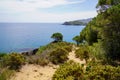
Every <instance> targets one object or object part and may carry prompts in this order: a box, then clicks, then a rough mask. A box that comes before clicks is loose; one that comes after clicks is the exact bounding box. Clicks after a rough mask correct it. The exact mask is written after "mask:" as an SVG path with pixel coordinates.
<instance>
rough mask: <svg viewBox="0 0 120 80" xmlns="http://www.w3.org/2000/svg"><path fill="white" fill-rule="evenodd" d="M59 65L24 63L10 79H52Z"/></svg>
mask: <svg viewBox="0 0 120 80" xmlns="http://www.w3.org/2000/svg"><path fill="white" fill-rule="evenodd" d="M57 67H58V66H55V65H48V66H45V67H42V66H39V65H33V64H26V65H24V66H23V67H22V68H21V70H20V72H17V73H16V74H15V76H14V77H12V78H11V79H10V80H51V78H52V76H53V74H54V72H55V71H56V68H57Z"/></svg>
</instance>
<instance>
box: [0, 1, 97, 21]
mask: <svg viewBox="0 0 120 80" xmlns="http://www.w3.org/2000/svg"><path fill="white" fill-rule="evenodd" d="M97 1H98V0H0V22H64V21H70V20H77V19H85V18H90V17H94V16H96V15H97V12H96V8H95V7H96V4H97Z"/></svg>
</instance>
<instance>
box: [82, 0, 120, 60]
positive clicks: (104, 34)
mask: <svg viewBox="0 0 120 80" xmlns="http://www.w3.org/2000/svg"><path fill="white" fill-rule="evenodd" d="M100 1H102V2H103V3H102V2H101V3H100V4H101V5H102V4H106V1H110V0H100ZM104 1H105V2H104ZM118 2H119V1H118ZM107 4H108V3H107ZM110 4H111V3H110ZM119 13H120V4H118V5H114V6H111V7H110V8H109V9H107V10H106V11H104V12H103V13H100V14H98V15H97V17H95V18H94V19H93V20H92V21H91V22H89V23H88V25H87V26H86V27H85V28H84V29H83V30H82V31H81V33H80V40H82V41H85V42H87V43H88V44H89V45H90V46H91V47H90V51H91V53H92V54H95V56H97V58H98V57H99V59H100V57H101V59H102V57H103V58H104V59H105V58H106V60H108V61H110V60H118V61H120V57H119V56H120V28H119V26H120V20H119V19H120V14H119ZM97 47H98V48H97ZM92 49H94V51H93V50H92ZM95 49H96V51H95Z"/></svg>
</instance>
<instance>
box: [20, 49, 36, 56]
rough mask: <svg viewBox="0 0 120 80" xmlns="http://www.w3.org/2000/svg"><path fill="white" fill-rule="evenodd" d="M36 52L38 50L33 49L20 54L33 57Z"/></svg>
mask: <svg viewBox="0 0 120 80" xmlns="http://www.w3.org/2000/svg"><path fill="white" fill-rule="evenodd" d="M37 51H38V48H36V49H33V50H31V51H27V52H22V53H21V54H23V55H35V54H36V52H37Z"/></svg>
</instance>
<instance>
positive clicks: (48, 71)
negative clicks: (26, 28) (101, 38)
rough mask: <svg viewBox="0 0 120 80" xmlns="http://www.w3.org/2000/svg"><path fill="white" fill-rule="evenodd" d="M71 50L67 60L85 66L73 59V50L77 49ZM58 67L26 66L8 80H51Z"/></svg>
mask: <svg viewBox="0 0 120 80" xmlns="http://www.w3.org/2000/svg"><path fill="white" fill-rule="evenodd" d="M73 48H74V49H73V50H72V52H70V53H69V56H68V58H69V60H73V61H75V62H77V63H80V64H85V60H83V61H81V60H80V59H79V58H76V57H75V50H76V49H78V48H75V47H73ZM69 60H68V61H69ZM58 67H59V65H57V66H56V65H53V64H49V65H48V66H45V67H42V66H39V65H33V64H26V65H24V66H23V67H22V68H21V69H20V72H16V74H15V75H14V76H13V77H12V78H11V79H10V80H51V79H52V76H53V74H54V72H55V71H56V69H57V68H58Z"/></svg>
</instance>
